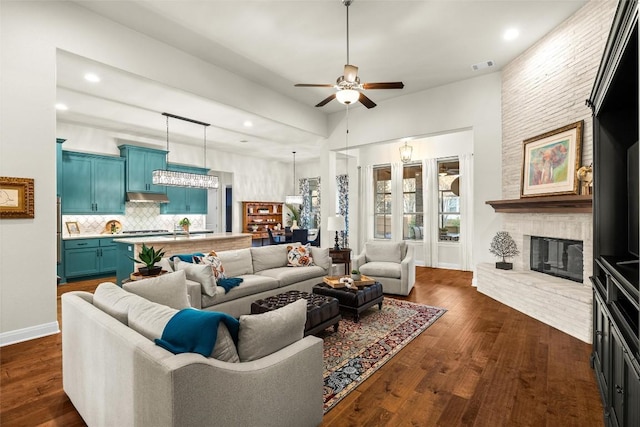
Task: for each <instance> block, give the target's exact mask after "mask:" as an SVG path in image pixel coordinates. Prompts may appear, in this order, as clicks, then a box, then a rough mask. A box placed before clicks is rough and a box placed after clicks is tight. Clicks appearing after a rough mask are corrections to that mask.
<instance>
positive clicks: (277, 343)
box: [238, 299, 307, 362]
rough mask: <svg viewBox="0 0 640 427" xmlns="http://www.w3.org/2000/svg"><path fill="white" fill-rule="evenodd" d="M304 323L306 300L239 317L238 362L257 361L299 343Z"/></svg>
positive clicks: (305, 320) (305, 318)
mask: <svg viewBox="0 0 640 427" xmlns="http://www.w3.org/2000/svg"><path fill="white" fill-rule="evenodd" d="M306 322H307V300H306V299H299V300H297V301H295V302H292V303H291V304H287V305H285V306H284V307H282V308H279V309H277V310H273V311H269V312H266V313H261V314H247V315H243V316H240V332H239V333H238V355H239V356H240V361H241V362H249V361H251V360H257V359H260V358H262V357H264V356H267V355H269V354H271V353H275V352H276V351H278V350H280V349H282V348H284V347H286V346H288V345H290V344H293V343H294V342H296V341H298V340H301V339H302V338H303V336H304V325H305V323H306Z"/></svg>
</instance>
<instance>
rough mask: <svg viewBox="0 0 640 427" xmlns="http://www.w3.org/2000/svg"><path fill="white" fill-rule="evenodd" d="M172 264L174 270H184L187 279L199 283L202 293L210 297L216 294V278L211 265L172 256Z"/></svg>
mask: <svg viewBox="0 0 640 427" xmlns="http://www.w3.org/2000/svg"><path fill="white" fill-rule="evenodd" d="M195 258H197V256H194V259H195ZM173 265H174V266H175V269H176V271H180V270H184V274H185V276H186V278H187V279H189V280H193V281H194V282H198V283H200V286H201V287H202V292H203V293H205V294H207V295H209V296H211V297H212V296H214V295H215V294H216V279H215V277H214V273H213V269H212V267H211V265H209V264H193V263H190V262H184V261H182V260H181V259H180V258H174V259H173Z"/></svg>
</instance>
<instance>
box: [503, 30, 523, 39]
mask: <svg viewBox="0 0 640 427" xmlns="http://www.w3.org/2000/svg"><path fill="white" fill-rule="evenodd" d="M519 35H520V31H518V29H517V28H509V29H508V30H506V31H505V32H504V34H503V35H502V37H503V38H504V39H505V40H508V41H510V40H515V39H517V38H518V36H519Z"/></svg>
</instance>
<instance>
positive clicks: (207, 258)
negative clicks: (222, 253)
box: [193, 251, 227, 280]
mask: <svg viewBox="0 0 640 427" xmlns="http://www.w3.org/2000/svg"><path fill="white" fill-rule="evenodd" d="M193 260H194V261H195V262H196V264H208V265H210V266H211V270H212V271H213V276H214V277H215V278H216V280H219V279H226V278H227V275H226V274H224V267H223V266H222V261H221V260H220V257H219V256H218V254H217V253H216V251H211V252H209V254H208V255H203V256H198V255H194V256H193Z"/></svg>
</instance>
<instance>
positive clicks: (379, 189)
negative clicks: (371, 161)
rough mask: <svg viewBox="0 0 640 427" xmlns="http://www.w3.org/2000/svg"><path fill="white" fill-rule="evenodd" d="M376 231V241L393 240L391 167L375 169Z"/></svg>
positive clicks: (374, 234)
mask: <svg viewBox="0 0 640 427" xmlns="http://www.w3.org/2000/svg"><path fill="white" fill-rule="evenodd" d="M373 188H374V191H375V197H374V200H375V201H374V203H375V207H374V230H373V236H374V237H375V238H376V239H391V166H378V167H376V168H374V169H373Z"/></svg>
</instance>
